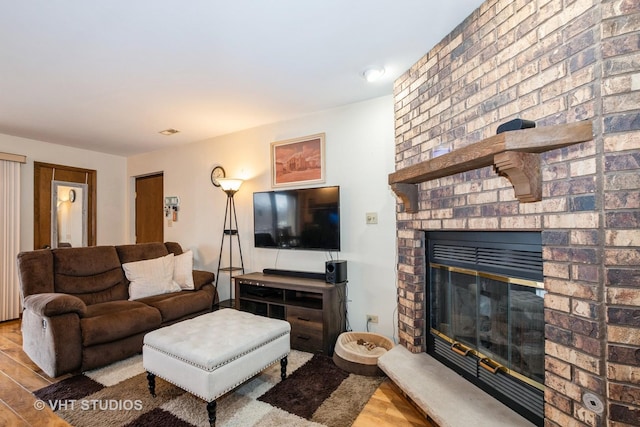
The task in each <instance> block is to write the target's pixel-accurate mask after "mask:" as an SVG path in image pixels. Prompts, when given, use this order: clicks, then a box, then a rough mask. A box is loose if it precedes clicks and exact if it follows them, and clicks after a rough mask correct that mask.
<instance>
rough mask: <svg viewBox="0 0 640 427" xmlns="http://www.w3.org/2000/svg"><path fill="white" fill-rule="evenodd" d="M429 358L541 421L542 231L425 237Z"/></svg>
mask: <svg viewBox="0 0 640 427" xmlns="http://www.w3.org/2000/svg"><path fill="white" fill-rule="evenodd" d="M426 238H427V243H428V244H427V246H426V248H427V252H428V253H427V259H428V274H427V282H428V283H427V291H428V295H429V300H428V306H427V311H426V322H427V325H428V328H427V337H426V338H427V340H426V341H427V348H426V351H427V353H428V354H430V355H431V356H433V357H435V358H436V359H438V360H439V361H441V362H442V363H443V364H445V365H446V366H448V367H449V368H451V369H453V370H455V371H456V372H458V373H460V374H461V375H462V376H463V377H465V378H466V379H468V380H469V381H471V382H472V383H474V384H476V385H477V386H479V387H480V388H482V389H483V390H485V391H486V392H488V393H489V394H491V395H492V396H494V397H496V398H497V399H499V400H501V401H502V402H503V403H505V404H507V405H508V406H510V407H512V408H513V409H515V410H516V411H517V412H519V413H520V414H521V415H523V416H524V417H526V418H528V419H529V420H530V421H532V422H534V423H536V424H538V425H542V424H543V417H544V385H543V384H544V301H543V297H544V293H545V291H544V286H543V283H542V244H541V236H540V233H539V232H453V231H442V232H428V233H426Z"/></svg>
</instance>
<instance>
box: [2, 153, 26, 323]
mask: <svg viewBox="0 0 640 427" xmlns="http://www.w3.org/2000/svg"><path fill="white" fill-rule="evenodd" d="M19 251H20V162H15V161H9V160H0V321H5V320H10V319H17V318H18V317H20V311H21V307H20V305H21V304H20V286H19V283H18V267H17V264H16V257H17V255H18V252H19Z"/></svg>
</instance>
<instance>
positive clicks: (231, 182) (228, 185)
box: [218, 178, 242, 194]
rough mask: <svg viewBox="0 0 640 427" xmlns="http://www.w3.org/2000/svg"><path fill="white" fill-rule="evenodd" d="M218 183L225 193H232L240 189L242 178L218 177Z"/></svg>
mask: <svg viewBox="0 0 640 427" xmlns="http://www.w3.org/2000/svg"><path fill="white" fill-rule="evenodd" d="M218 183H219V184H220V188H222V190H223V191H224V192H225V193H227V194H228V193H231V194H233V193H235V192H237V191H238V190H239V189H240V186H241V185H242V180H241V179H238V178H218Z"/></svg>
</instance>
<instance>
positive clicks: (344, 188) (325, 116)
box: [127, 96, 396, 337]
mask: <svg viewBox="0 0 640 427" xmlns="http://www.w3.org/2000/svg"><path fill="white" fill-rule="evenodd" d="M393 117H394V116H393V98H392V97H391V96H388V97H382V98H377V99H374V100H371V101H366V102H362V103H357V104H351V105H348V106H345V107H342V108H337V109H332V110H328V111H325V112H322V113H318V114H314V115H309V116H305V117H302V118H299V119H296V120H291V121H287V122H280V123H275V124H271V125H266V126H262V127H258V128H254V129H250V130H246V131H242V132H237V133H233V134H230V135H226V136H222V137H217V138H212V139H209V140H205V141H202V142H197V143H192V144H188V145H183V146H181V147H176V148H171V149H167V150H162V151H157V152H152V153H146V154H142V155H138V156H133V157H130V158H129V159H128V165H127V175H128V177H129V197H130V209H129V217H130V218H129V227H130V228H129V233H132V232H133V231H132V230H133V229H134V227H133V224H134V220H135V219H134V217H133V213H132V206H133V188H134V187H133V183H134V180H135V177H136V176H142V175H148V174H151V173H154V172H163V173H164V187H165V191H164V193H165V196H179V197H180V211H179V218H178V221H177V222H175V223H173V224H172V226H171V227H168V226H167V222H166V221H165V230H164V232H165V240H167V241H176V242H179V243H180V244H181V245H182V246H183V247H184V248H185V249H192V250H193V251H194V255H195V260H196V261H195V262H196V266H197V267H198V268H202V269H205V270H209V271H213V272H215V271H216V269H217V263H218V253H219V251H220V243H221V236H222V229H223V219H224V209H225V203H226V195H225V194H224V192H222V191H221V190H220V189H219V188H216V187H214V186H213V185H212V184H211V182H210V173H211V170H212V169H213V167H214V166H215V165H222V166H223V167H224V169H225V170H226V173H227V177H240V178H243V179H245V180H246V181H245V182H244V184H243V186H242V188H241V189H240V191H239V192H238V193H237V194H236V196H235V203H236V209H237V214H238V228H239V232H240V238H241V245H242V250H243V258H244V266H245V270H246V271H247V272H252V271H262V269H263V268H280V269H289V270H299V271H313V272H323V271H324V263H325V261H326V260H327V259H329V255H328V254H326V253H324V252H314V251H292V250H277V249H256V248H254V247H253V206H252V203H253V202H252V200H253V199H252V196H253V192H255V191H264V190H270V189H271V178H270V143H271V142H274V141H281V140H286V139H291V138H297V137H302V136H306V135H312V134H316V133H321V132H324V133H325V134H326V148H325V150H326V168H327V169H326V182H325V184H323V185H339V186H340V193H341V194H340V196H341V233H342V251H341V252H340V253H339V254H335V253H333V254H332V256H333V258H334V259H335V258H338V259H345V260H347V261H348V278H349V283H348V301H349V303H348V314H349V317H348V319H349V323H350V326H351V328H352V329H353V330H358V331H362V330H365V327H366V322H365V316H366V314H375V315H378V316H379V322H380V323H379V324H378V325H371V326H372V327H371V328H370V330H372V331H374V332H378V333H381V334H383V335H386V336H388V337H393V335H394V333H395V330H396V328H395V308H396V288H395V286H396V274H395V266H396V252H395V251H396V249H395V248H396V243H395V206H396V205H395V201H396V199H395V196H394V194H393V192H392V191H391V190H390V188H389V186H388V184H387V176H388V174H389V173H391V172H393V170H394V159H395V155H394V153H395V151H394V150H395V145H394V119H393ZM212 120H215V118H212ZM366 212H377V213H378V224H377V225H367V224H365V213H366ZM130 239H131V240H132V241H133V236H130ZM218 291H219V292H220V296H221V299H226V298H228V296H229V281H228V276H227V275H221V277H220V285H219V289H218Z"/></svg>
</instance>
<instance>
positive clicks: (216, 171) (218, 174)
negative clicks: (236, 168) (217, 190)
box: [211, 166, 227, 187]
mask: <svg viewBox="0 0 640 427" xmlns="http://www.w3.org/2000/svg"><path fill="white" fill-rule="evenodd" d="M226 176H227V174H226V173H225V171H224V168H223V167H222V166H216V167H215V168H213V170H212V171H211V183H212V184H213V185H215V186H216V187H220V183H219V182H218V178H226Z"/></svg>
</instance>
